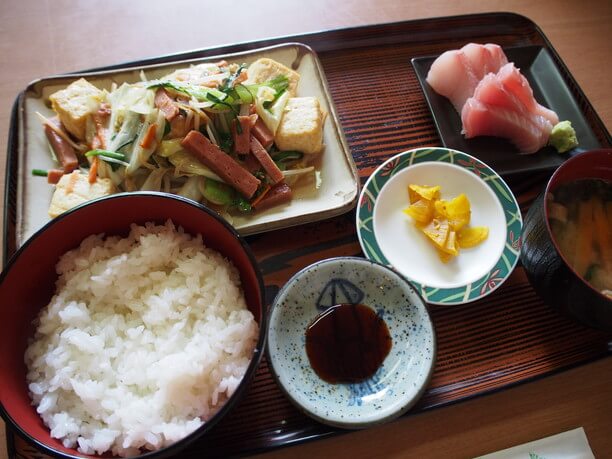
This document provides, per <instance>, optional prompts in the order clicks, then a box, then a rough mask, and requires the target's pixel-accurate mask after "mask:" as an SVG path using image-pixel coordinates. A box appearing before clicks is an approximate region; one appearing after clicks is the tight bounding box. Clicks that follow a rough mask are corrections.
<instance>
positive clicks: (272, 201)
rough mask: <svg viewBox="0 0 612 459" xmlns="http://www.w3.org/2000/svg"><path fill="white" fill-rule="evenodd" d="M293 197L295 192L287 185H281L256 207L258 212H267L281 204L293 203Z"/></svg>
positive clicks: (272, 190) (273, 189)
mask: <svg viewBox="0 0 612 459" xmlns="http://www.w3.org/2000/svg"><path fill="white" fill-rule="evenodd" d="M292 197H293V192H292V191H291V188H289V185H287V184H286V183H279V184H278V185H276V186H275V187H274V188H272V189H271V190H270V191H269V192H268V194H266V196H265V197H264V198H263V199H262V200H261V201H259V202H258V203H257V204H256V205H255V206H254V207H255V209H257V210H265V209H269V208H270V207H274V206H278V205H280V204H285V203H287V202H289V201H291V198H292Z"/></svg>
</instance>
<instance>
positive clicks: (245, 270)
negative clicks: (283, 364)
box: [0, 192, 267, 459]
mask: <svg viewBox="0 0 612 459" xmlns="http://www.w3.org/2000/svg"><path fill="white" fill-rule="evenodd" d="M169 219H170V220H173V222H174V224H175V225H176V226H177V227H178V226H181V227H183V228H184V230H185V232H186V233H189V234H192V235H195V234H197V233H200V234H202V239H203V241H204V244H205V245H206V246H207V247H210V248H212V249H215V250H217V251H218V252H220V253H221V254H223V255H224V256H225V257H226V258H228V259H230V260H232V262H233V263H234V265H235V266H236V268H237V269H238V270H239V272H240V278H241V284H242V287H243V290H244V295H245V298H246V300H247V305H248V308H249V310H250V311H251V312H252V313H253V315H254V316H255V319H256V321H257V322H258V324H259V327H260V328H259V336H258V340H257V343H256V345H255V349H254V352H253V357H252V359H251V362H250V364H249V366H248V367H247V370H246V373H245V375H244V378H243V380H242V381H241V382H240V384H239V385H238V387H237V388H236V390H235V391H234V393H233V395H232V396H231V397H230V398H229V400H228V401H227V402H226V403H225V405H223V407H222V408H221V409H220V410H219V411H218V412H217V413H216V414H215V415H214V416H213V417H212V418H211V419H210V420H209V421H207V422H205V423H204V424H203V425H202V426H200V427H199V428H198V429H196V430H195V431H194V432H192V433H190V434H189V435H187V436H186V437H185V438H183V439H181V440H179V441H177V442H175V443H173V444H171V445H169V446H167V447H165V448H161V449H159V450H155V451H150V452H144V453H142V454H141V455H139V456H137V457H139V458H150V459H152V458H161V457H167V456H169V455H172V454H176V453H177V452H178V451H180V450H182V449H184V448H185V447H186V446H187V445H188V444H190V443H192V442H193V441H195V440H196V439H198V438H200V437H201V436H202V435H203V434H204V433H205V432H207V431H208V430H210V429H211V428H212V427H213V426H214V425H215V424H216V423H217V422H218V421H219V420H220V419H221V418H223V417H224V416H225V415H226V414H227V412H229V411H230V410H231V409H232V407H233V406H234V405H235V404H236V403H237V402H238V400H239V399H241V398H242V397H243V396H244V393H245V390H246V388H247V387H248V385H249V383H250V381H251V379H252V378H253V376H254V374H255V372H256V369H257V366H258V365H259V363H260V361H261V357H262V355H263V351H264V348H265V337H266V329H267V323H266V321H267V315H266V311H265V302H264V283H263V279H262V275H261V272H260V269H259V267H258V264H257V261H256V259H255V257H254V255H253V253H252V251H251V249H250V248H249V246H248V244H247V243H246V241H245V240H244V239H243V237H242V236H240V235H239V234H238V233H237V231H236V230H235V229H234V228H233V227H232V226H231V225H230V224H229V223H227V222H226V221H225V220H223V219H222V218H221V217H220V216H219V215H218V214H217V213H216V212H215V211H213V210H211V209H208V208H206V207H204V206H202V205H200V204H198V203H196V202H195V201H191V200H189V199H187V198H183V197H181V196H176V195H170V194H167V193H159V192H134V193H119V194H114V195H111V196H106V197H103V198H99V199H96V200H92V201H89V202H87V203H85V204H82V205H80V206H78V207H75V208H74V209H71V210H69V211H67V212H65V213H63V214H61V215H60V216H58V217H57V218H55V219H54V220H51V221H50V222H48V223H47V224H46V225H45V226H44V227H43V228H41V229H40V230H38V231H37V232H36V233H35V234H34V235H33V236H32V237H31V238H29V239H28V240H27V241H26V242H25V243H24V244H23V246H22V247H20V248H19V250H17V251H16V252H15V254H13V256H12V257H11V258H10V260H9V261H8V262H7V264H6V266H5V268H4V270H3V271H2V274H0V323H4V329H3V332H2V333H0V414H1V415H2V417H3V418H4V419H5V420H6V421H7V423H8V424H9V425H10V426H12V427H13V429H15V430H16V432H17V433H18V434H19V435H20V436H22V437H23V438H24V439H25V440H27V441H29V442H30V443H32V444H33V445H35V446H37V447H38V448H39V449H41V450H42V451H43V452H45V453H46V454H49V455H51V456H54V457H61V458H81V457H100V456H91V455H85V454H82V453H79V452H78V451H77V450H76V449H73V448H66V447H64V446H63V445H62V443H61V441H60V440H58V439H54V438H51V435H50V431H49V428H48V427H47V426H46V425H45V424H44V423H43V421H42V418H41V417H40V416H39V415H38V413H37V412H36V409H35V407H34V406H32V405H31V400H30V396H29V393H28V388H27V383H26V376H25V375H26V367H25V363H24V358H23V356H24V352H25V349H26V346H27V341H28V338H29V337H30V336H32V334H33V332H34V327H33V325H32V321H33V319H34V318H35V317H36V316H37V314H38V312H39V311H40V309H41V308H42V307H44V306H46V305H47V304H48V302H49V300H50V299H51V296H52V294H53V291H54V287H55V281H56V279H57V275H56V274H55V273H54V270H55V265H56V263H57V260H58V258H59V257H60V256H61V255H63V254H64V253H65V252H67V251H68V250H70V249H73V248H76V247H78V245H79V244H80V243H81V241H82V240H83V239H85V237H87V236H89V235H91V234H99V233H102V232H104V233H106V234H108V235H122V236H126V235H127V234H128V232H129V227H130V224H132V223H137V224H144V223H146V222H156V223H158V224H160V223H161V224H163V223H165V222H166V221H167V220H169ZM76 223H78V224H76ZM73 224H76V225H73ZM66 233H67V234H66ZM49 273H51V274H49ZM38 280H40V281H38ZM31 282H36V284H34V285H33V284H32V283H31ZM15 298H18V299H19V301H18V302H16V304H15V301H14V299H15ZM27 305H31V306H29V307H27ZM15 318H18V320H15ZM7 324H8V325H7ZM103 457H113V456H112V455H109V454H105V455H104V456H103Z"/></svg>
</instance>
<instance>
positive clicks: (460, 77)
mask: <svg viewBox="0 0 612 459" xmlns="http://www.w3.org/2000/svg"><path fill="white" fill-rule="evenodd" d="M507 63H508V59H507V57H506V55H505V54H504V52H503V50H502V49H501V47H500V46H498V45H494V44H486V45H479V44H475V43H469V44H467V45H465V46H464V47H463V48H461V49H455V50H451V51H446V52H444V53H442V54H441V55H440V56H439V57H438V58H437V59H436V60H435V61H434V62H433V64H432V65H431V68H430V69H429V73H428V74H427V83H429V85H430V86H431V87H432V88H433V89H434V90H435V91H436V92H437V93H438V94H440V95H442V96H445V97H447V98H448V99H450V101H451V103H452V104H453V106H454V107H455V109H456V110H457V112H459V113H461V109H462V108H463V104H464V103H465V101H466V100H467V99H468V98H469V97H471V96H472V94H474V89H475V88H476V86H477V85H478V83H479V82H480V80H481V79H482V78H483V77H484V76H485V75H486V74H487V73H490V72H494V73H496V72H497V71H498V70H499V69H500V68H501V67H502V66H503V65H505V64H507Z"/></svg>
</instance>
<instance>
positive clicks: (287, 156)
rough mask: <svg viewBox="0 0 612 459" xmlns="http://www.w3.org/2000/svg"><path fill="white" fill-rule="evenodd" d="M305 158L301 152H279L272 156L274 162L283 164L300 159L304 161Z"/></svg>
mask: <svg viewBox="0 0 612 459" xmlns="http://www.w3.org/2000/svg"><path fill="white" fill-rule="evenodd" d="M303 157H304V153H302V152H301V151H293V150H288V151H279V152H278V153H274V154H272V159H273V160H274V162H276V163H278V162H283V161H295V160H298V159H302V158H303Z"/></svg>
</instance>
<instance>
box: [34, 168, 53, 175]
mask: <svg viewBox="0 0 612 459" xmlns="http://www.w3.org/2000/svg"><path fill="white" fill-rule="evenodd" d="M32 175H35V176H37V177H46V176H47V175H49V173H48V172H47V171H46V170H44V169H32Z"/></svg>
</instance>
